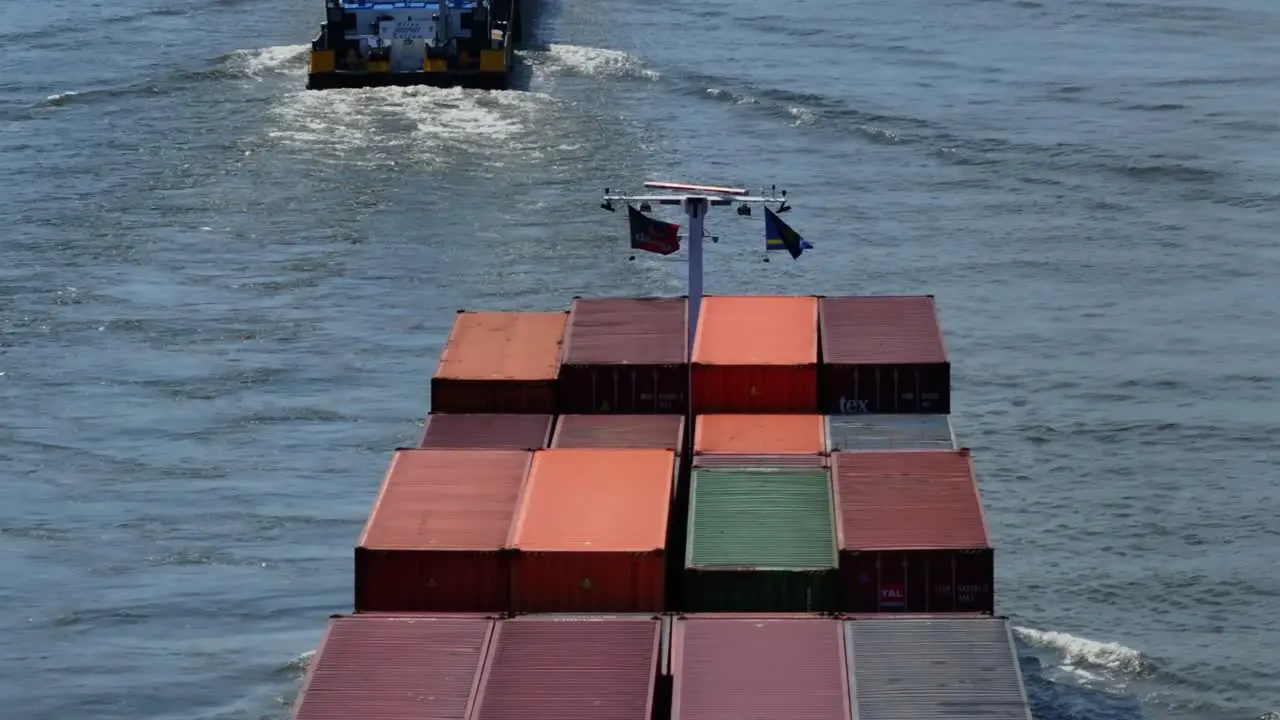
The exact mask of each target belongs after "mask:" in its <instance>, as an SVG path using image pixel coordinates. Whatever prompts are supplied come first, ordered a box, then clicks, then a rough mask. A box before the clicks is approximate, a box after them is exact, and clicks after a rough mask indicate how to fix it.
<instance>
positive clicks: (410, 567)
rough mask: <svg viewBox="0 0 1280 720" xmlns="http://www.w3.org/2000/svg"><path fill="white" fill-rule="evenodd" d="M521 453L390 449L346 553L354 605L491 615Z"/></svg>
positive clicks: (506, 585)
mask: <svg viewBox="0 0 1280 720" xmlns="http://www.w3.org/2000/svg"><path fill="white" fill-rule="evenodd" d="M532 455H533V453H532V452H530V451H527V450H416V449H415V450H397V451H396V453H395V456H394V457H392V459H391V465H390V467H389V468H388V469H387V475H386V479H385V480H383V483H382V489H381V490H380V491H379V493H378V499H377V501H375V502H374V505H373V512H371V513H370V514H369V521H368V522H367V523H366V524H365V528H364V533H363V534H362V535H361V536H360V543H359V545H358V546H357V547H356V551H355V566H356V567H355V595H356V597H355V609H356V611H357V612H366V611H383V612H394V611H410V610H422V611H428V610H431V611H443V612H499V611H502V610H506V609H507V605H508V603H509V595H510V578H511V571H510V563H509V557H508V556H509V553H508V552H506V551H505V550H504V548H505V546H506V544H507V537H508V536H509V535H510V532H511V524H512V519H513V518H514V516H515V511H516V502H517V500H518V499H519V496H520V487H521V485H522V484H523V483H524V479H525V476H526V475H527V474H528V469H529V464H530V460H531V457H532Z"/></svg>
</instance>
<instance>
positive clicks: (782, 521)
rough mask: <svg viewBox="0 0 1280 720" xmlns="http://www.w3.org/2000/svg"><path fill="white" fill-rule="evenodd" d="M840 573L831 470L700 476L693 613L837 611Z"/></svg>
mask: <svg viewBox="0 0 1280 720" xmlns="http://www.w3.org/2000/svg"><path fill="white" fill-rule="evenodd" d="M836 568H837V557H836V543H835V527H834V521H833V518H832V509H831V487H830V474H829V471H828V470H827V469H826V468H813V469H807V468H788V469H781V468H770V469H732V470H731V469H707V470H695V471H693V475H692V488H691V493H690V508H689V527H688V541H687V556H686V560H685V575H684V595H685V601H684V605H685V609H687V610H689V611H691V612H723V611H741V612H816V611H828V610H835V609H836V605H837V603H838V592H839V585H838V577H837V573H836Z"/></svg>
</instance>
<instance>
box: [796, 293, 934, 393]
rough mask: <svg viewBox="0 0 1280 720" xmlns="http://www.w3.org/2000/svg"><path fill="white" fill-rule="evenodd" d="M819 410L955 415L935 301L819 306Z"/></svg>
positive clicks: (840, 301) (871, 300) (859, 300)
mask: <svg viewBox="0 0 1280 720" xmlns="http://www.w3.org/2000/svg"><path fill="white" fill-rule="evenodd" d="M818 327H819V342H820V344H821V346H822V366H821V367H820V368H819V371H818V384H819V397H820V405H821V412H822V413H823V414H825V415H854V414H858V413H939V414H944V415H945V414H947V413H950V412H951V362H950V361H949V360H948V359H947V350H946V347H945V346H944V344H943V342H942V329H941V326H940V325H939V323H938V313H937V308H936V307H935V306H934V302H933V296H932V295H928V296H897V297H824V298H820V300H819V303H818Z"/></svg>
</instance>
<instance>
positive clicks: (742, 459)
mask: <svg viewBox="0 0 1280 720" xmlns="http://www.w3.org/2000/svg"><path fill="white" fill-rule="evenodd" d="M828 462H829V461H828V458H827V456H826V455H694V456H693V467H694V468H753V467H758V468H772V467H777V468H786V467H827V465H828Z"/></svg>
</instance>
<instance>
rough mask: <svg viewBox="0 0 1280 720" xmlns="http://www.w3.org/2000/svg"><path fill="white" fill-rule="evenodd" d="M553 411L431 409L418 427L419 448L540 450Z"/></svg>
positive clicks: (548, 438)
mask: <svg viewBox="0 0 1280 720" xmlns="http://www.w3.org/2000/svg"><path fill="white" fill-rule="evenodd" d="M554 421H555V416H554V415H520V414H507V415H502V414H476V415H469V414H453V413H431V414H430V415H428V416H427V422H426V425H425V427H423V429H422V441H421V442H419V443H418V445H419V447H423V448H492V449H495V450H541V449H543V448H545V447H546V446H547V443H548V442H550V440H551V426H552V424H553V423H554Z"/></svg>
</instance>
